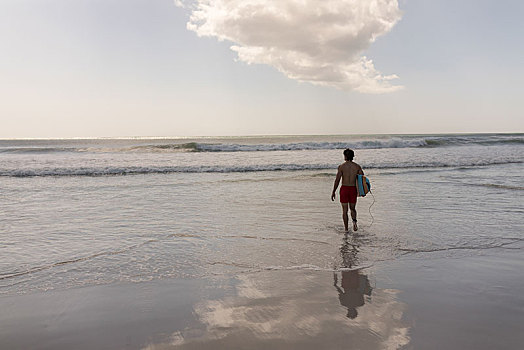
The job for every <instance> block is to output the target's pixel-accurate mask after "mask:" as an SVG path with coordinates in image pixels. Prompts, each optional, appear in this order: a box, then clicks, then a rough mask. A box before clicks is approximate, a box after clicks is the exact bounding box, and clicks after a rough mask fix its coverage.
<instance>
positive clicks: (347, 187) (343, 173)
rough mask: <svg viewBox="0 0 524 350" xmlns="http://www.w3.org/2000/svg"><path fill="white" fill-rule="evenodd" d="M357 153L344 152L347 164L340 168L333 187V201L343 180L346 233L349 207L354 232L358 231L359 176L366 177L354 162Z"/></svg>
mask: <svg viewBox="0 0 524 350" xmlns="http://www.w3.org/2000/svg"><path fill="white" fill-rule="evenodd" d="M354 156H355V152H353V150H351V149H349V148H347V149H345V150H344V160H345V162H344V163H342V164H340V165H339V166H338V172H337V178H336V179H335V185H334V186H333V193H331V200H332V201H334V200H335V191H336V190H337V188H338V184H339V183H340V179H342V186H341V187H340V204H342V219H343V220H344V227H345V229H346V232H347V231H349V228H348V221H349V218H348V207H349V209H351V219H353V231H356V230H358V226H357V211H356V209H355V206H356V204H357V175H358V174H360V175H364V172H363V171H362V168H361V167H360V165H358V164H357V163H355V162H353V157H354Z"/></svg>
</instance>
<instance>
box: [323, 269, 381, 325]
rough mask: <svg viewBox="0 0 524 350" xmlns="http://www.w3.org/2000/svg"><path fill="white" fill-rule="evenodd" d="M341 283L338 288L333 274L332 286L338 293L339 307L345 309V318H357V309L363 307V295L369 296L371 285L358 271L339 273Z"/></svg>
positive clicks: (335, 275) (335, 276) (336, 279)
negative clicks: (346, 311) (346, 310)
mask: <svg viewBox="0 0 524 350" xmlns="http://www.w3.org/2000/svg"><path fill="white" fill-rule="evenodd" d="M341 274H342V282H341V286H342V288H340V287H339V286H338V276H337V273H336V272H335V273H333V279H334V283H333V285H334V286H335V288H336V289H337V291H338V300H339V301H340V305H342V306H345V307H347V309H348V313H347V317H349V318H351V319H354V318H356V317H357V315H358V312H357V307H360V306H363V305H364V295H368V296H369V295H371V290H372V288H371V285H370V283H369V280H368V277H367V276H366V275H362V274H360V272H359V270H353V271H341Z"/></svg>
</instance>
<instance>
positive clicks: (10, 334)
mask: <svg viewBox="0 0 524 350" xmlns="http://www.w3.org/2000/svg"><path fill="white" fill-rule="evenodd" d="M523 268H524V261H523V260H522V258H521V256H520V255H519V254H518V251H517V252H515V253H511V252H508V251H507V250H504V251H496V250H493V251H490V252H484V253H483V254H482V255H478V256H470V257H467V258H461V259H448V258H441V259H431V260H428V261H426V262H423V263H421V262H420V260H418V259H413V260H409V259H406V260H402V261H395V262H392V263H387V264H380V265H379V266H374V267H371V268H369V269H363V270H358V271H344V272H338V273H337V279H338V281H337V285H338V287H339V288H340V289H339V290H337V288H336V287H335V286H334V282H335V281H334V273H333V272H329V271H305V270H287V271H264V272H257V273H246V274H242V275H239V276H236V277H232V278H227V279H226V278H224V277H217V278H206V279H172V280H164V281H151V282H142V283H122V284H114V285H100V286H91V287H84V288H76V289H72V290H65V291H52V292H47V293H45V292H43V293H42V292H40V293H33V294H28V295H19V296H9V297H4V298H2V299H0V305H1V310H2V314H1V316H0V339H1V345H2V346H1V347H2V349H73V348H74V349H268V348H271V349H319V348H322V349H399V348H403V349H518V348H520V347H521V345H522V344H523V343H524V334H523V333H522V332H521V326H522V321H523V316H524V296H523V295H522V293H520V292H521V291H522V290H523V280H522V269H523ZM343 279H345V281H344V280H343ZM343 287H345V288H343Z"/></svg>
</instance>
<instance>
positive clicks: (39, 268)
mask: <svg viewBox="0 0 524 350" xmlns="http://www.w3.org/2000/svg"><path fill="white" fill-rule="evenodd" d="M157 241H158V240H156V239H151V240H148V241H145V242H142V243H139V244H133V245H130V246H128V247H125V248H122V249H119V250H113V251H106V252H99V253H95V254H91V255H88V256H84V257H80V258H76V259H70V260H64V261H59V262H56V263H51V264H48V265H43V266H37V267H33V268H30V269H28V270H25V271H20V272H13V273H6V274H0V280H6V279H10V278H14V277H19V276H24V275H28V274H32V273H35V272H40V271H43V270H48V269H52V268H54V267H58V266H62V265H68V264H74V263H77V262H82V261H87V260H91V259H94V258H97V257H99V256H104V255H117V254H122V253H126V252H128V251H130V250H133V249H136V248H139V247H141V246H143V245H145V244H149V243H152V242H157Z"/></svg>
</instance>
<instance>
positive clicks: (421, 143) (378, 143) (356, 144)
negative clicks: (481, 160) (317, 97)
mask: <svg viewBox="0 0 524 350" xmlns="http://www.w3.org/2000/svg"><path fill="white" fill-rule="evenodd" d="M113 141H114V140H113ZM142 141H143V140H142ZM151 141H152V142H154V140H151ZM130 142H131V141H130ZM467 145H480V146H492V145H524V135H522V134H498V135H435V136H392V137H375V138H371V137H370V138H369V139H363V140H362V139H361V140H348V141H337V142H328V141H325V142H320V141H319V142H294V143H258V144H251V143H229V142H219V143H207V142H186V143H179V142H174V143H151V144H139V145H136V144H135V145H128V146H124V147H122V145H121V144H111V140H104V141H103V144H101V145H97V146H95V147H73V146H71V147H54V146H47V147H46V146H42V147H35V146H31V145H28V146H23V147H20V146H17V145H13V144H10V145H8V146H0V153H19V154H25V153H56V152H93V153H104V152H107V153H121V152H125V153H129V152H139V153H142V152H143V153H151V152H153V153H158V152H263V151H300V150H334V149H344V148H353V149H381V148H418V147H430V148H434V147H448V146H467Z"/></svg>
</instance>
